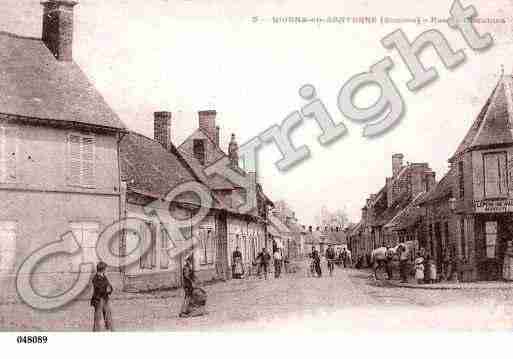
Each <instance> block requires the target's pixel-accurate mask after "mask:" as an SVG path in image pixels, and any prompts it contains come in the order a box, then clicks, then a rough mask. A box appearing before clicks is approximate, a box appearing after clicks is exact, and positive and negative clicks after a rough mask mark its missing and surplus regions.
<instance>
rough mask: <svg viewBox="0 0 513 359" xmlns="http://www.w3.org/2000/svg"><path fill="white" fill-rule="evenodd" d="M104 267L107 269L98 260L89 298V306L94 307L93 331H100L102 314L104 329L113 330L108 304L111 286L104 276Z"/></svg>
mask: <svg viewBox="0 0 513 359" xmlns="http://www.w3.org/2000/svg"><path fill="white" fill-rule="evenodd" d="M105 269H107V264H106V263H105V262H99V263H98V264H97V265H96V274H95V275H94V277H93V297H92V298H91V306H93V307H94V323H93V332H98V331H100V328H101V320H102V316H103V320H104V321H105V329H107V330H110V331H113V330H114V328H113V326H112V312H111V310H110V305H109V296H110V294H111V293H112V286H111V285H110V283H109V280H108V279H107V277H106V276H105Z"/></svg>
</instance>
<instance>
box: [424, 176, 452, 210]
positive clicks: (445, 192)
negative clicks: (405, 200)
mask: <svg viewBox="0 0 513 359" xmlns="http://www.w3.org/2000/svg"><path fill="white" fill-rule="evenodd" d="M455 176H456V170H455V169H454V168H451V169H450V170H449V172H447V173H446V174H445V176H444V177H443V178H442V179H441V180H440V182H438V183H437V185H436V186H435V187H434V188H433V189H432V190H431V191H429V192H428V193H427V194H426V196H425V197H424V198H423V199H422V200H420V201H419V205H422V204H424V203H427V202H434V201H437V200H439V199H442V198H445V197H448V196H451V195H452V188H453V184H454V179H455Z"/></svg>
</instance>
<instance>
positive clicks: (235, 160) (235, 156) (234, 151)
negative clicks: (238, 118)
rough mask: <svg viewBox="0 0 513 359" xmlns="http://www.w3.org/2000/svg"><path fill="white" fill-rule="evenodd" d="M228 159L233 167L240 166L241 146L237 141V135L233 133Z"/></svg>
mask: <svg viewBox="0 0 513 359" xmlns="http://www.w3.org/2000/svg"><path fill="white" fill-rule="evenodd" d="M228 157H229V158H230V163H231V165H232V166H233V167H238V166H239V145H238V144H237V140H236V139H235V133H232V137H231V139H230V144H229V145H228Z"/></svg>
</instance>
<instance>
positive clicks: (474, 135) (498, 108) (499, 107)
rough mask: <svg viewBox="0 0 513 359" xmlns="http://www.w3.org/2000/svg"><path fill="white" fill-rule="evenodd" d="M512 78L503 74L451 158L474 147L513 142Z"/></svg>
mask: <svg viewBox="0 0 513 359" xmlns="http://www.w3.org/2000/svg"><path fill="white" fill-rule="evenodd" d="M512 89H513V78H512V76H506V75H503V76H502V77H501V78H500V79H499V82H498V83H497V86H496V87H495V89H494V90H493V92H492V94H491V96H490V97H489V98H488V100H487V101H486V103H485V105H484V106H483V108H482V109H481V112H480V113H479V115H478V116H477V118H476V120H475V121H474V123H473V124H472V126H471V127H470V129H469V131H468V132H467V134H466V136H465V137H464V139H463V141H462V142H461V143H460V145H459V146H458V148H457V150H456V152H455V153H454V155H453V156H452V158H454V157H456V156H458V155H459V154H461V153H463V152H465V151H466V150H469V149H471V148H474V147H481V146H489V145H497V144H510V143H513V134H512V130H513V126H512V120H513V119H512V116H513V98H512V94H513V90H512Z"/></svg>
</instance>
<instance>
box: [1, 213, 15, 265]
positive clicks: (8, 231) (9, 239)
mask: <svg viewBox="0 0 513 359" xmlns="http://www.w3.org/2000/svg"><path fill="white" fill-rule="evenodd" d="M15 254H16V223H15V222H0V272H3V273H10V272H12V270H13V268H14V262H15V260H14V259H15Z"/></svg>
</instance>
